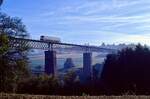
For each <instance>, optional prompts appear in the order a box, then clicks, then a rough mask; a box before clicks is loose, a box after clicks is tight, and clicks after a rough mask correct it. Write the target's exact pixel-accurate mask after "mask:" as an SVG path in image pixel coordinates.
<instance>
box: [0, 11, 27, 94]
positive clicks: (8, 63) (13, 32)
mask: <svg viewBox="0 0 150 99" xmlns="http://www.w3.org/2000/svg"><path fill="white" fill-rule="evenodd" d="M8 36H15V37H27V32H26V30H25V25H23V23H22V21H21V19H19V18H15V17H10V16H8V15H6V14H4V13H2V12H0V79H1V81H0V85H1V87H0V91H4V92H12V91H13V92H15V91H16V89H17V84H18V81H19V80H21V79H22V78H24V77H26V76H27V74H28V69H27V68H28V67H27V66H28V60H27V57H26V55H27V49H24V48H23V47H22V48H21V49H11V48H9V37H8Z"/></svg>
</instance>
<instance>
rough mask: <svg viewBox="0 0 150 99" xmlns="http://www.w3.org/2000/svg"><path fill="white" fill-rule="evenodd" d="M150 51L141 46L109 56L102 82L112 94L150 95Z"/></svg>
mask: <svg viewBox="0 0 150 99" xmlns="http://www.w3.org/2000/svg"><path fill="white" fill-rule="evenodd" d="M149 60H150V50H149V49H148V47H146V46H141V45H140V44H139V45H137V46H136V48H135V49H132V48H126V49H123V50H122V51H120V52H118V53H117V54H111V55H108V56H107V59H106V61H105V64H104V70H103V72H102V80H103V81H104V83H105V84H107V87H108V89H110V90H109V92H110V93H113V94H121V93H124V92H127V91H131V92H135V93H136V94H150V93H149V92H150V85H149V83H150V78H149V75H150V72H149V71H150V61H149Z"/></svg>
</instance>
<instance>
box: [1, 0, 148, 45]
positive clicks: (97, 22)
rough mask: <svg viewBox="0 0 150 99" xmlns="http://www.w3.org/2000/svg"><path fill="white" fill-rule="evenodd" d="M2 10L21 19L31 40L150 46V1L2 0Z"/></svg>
mask: <svg viewBox="0 0 150 99" xmlns="http://www.w3.org/2000/svg"><path fill="white" fill-rule="evenodd" d="M4 1H5V2H4V4H3V6H2V9H1V10H2V11H3V12H5V13H7V14H8V15H10V16H17V17H20V18H22V20H23V22H24V24H25V25H26V26H27V30H28V32H29V33H30V34H31V37H32V38H34V39H39V36H40V35H49V36H57V37H60V38H61V39H62V42H70V43H77V44H84V43H88V42H89V43H90V44H94V45H99V44H101V43H102V42H106V43H111V44H112V43H123V42H125V43H133V42H134V43H137V42H140V43H143V44H144V43H146V44H149V45H150V0H4Z"/></svg>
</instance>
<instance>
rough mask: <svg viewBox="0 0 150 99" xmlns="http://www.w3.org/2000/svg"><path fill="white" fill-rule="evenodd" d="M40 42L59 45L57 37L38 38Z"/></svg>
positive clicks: (59, 41)
mask: <svg viewBox="0 0 150 99" xmlns="http://www.w3.org/2000/svg"><path fill="white" fill-rule="evenodd" d="M40 40H41V41H46V42H53V43H61V39H60V38H58V37H52V36H43V35H42V36H40Z"/></svg>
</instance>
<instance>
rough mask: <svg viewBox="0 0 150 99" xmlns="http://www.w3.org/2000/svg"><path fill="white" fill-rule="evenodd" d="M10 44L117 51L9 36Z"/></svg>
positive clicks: (13, 45)
mask: <svg viewBox="0 0 150 99" xmlns="http://www.w3.org/2000/svg"><path fill="white" fill-rule="evenodd" d="M9 46H10V47H11V48H16V49H17V48H22V47H27V48H31V49H42V50H58V51H59V50H65V51H92V52H102V51H109V52H115V51H116V50H115V49H108V48H102V47H98V46H87V45H78V44H69V43H54V42H46V41H41V40H32V39H23V38H15V37H9Z"/></svg>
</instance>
